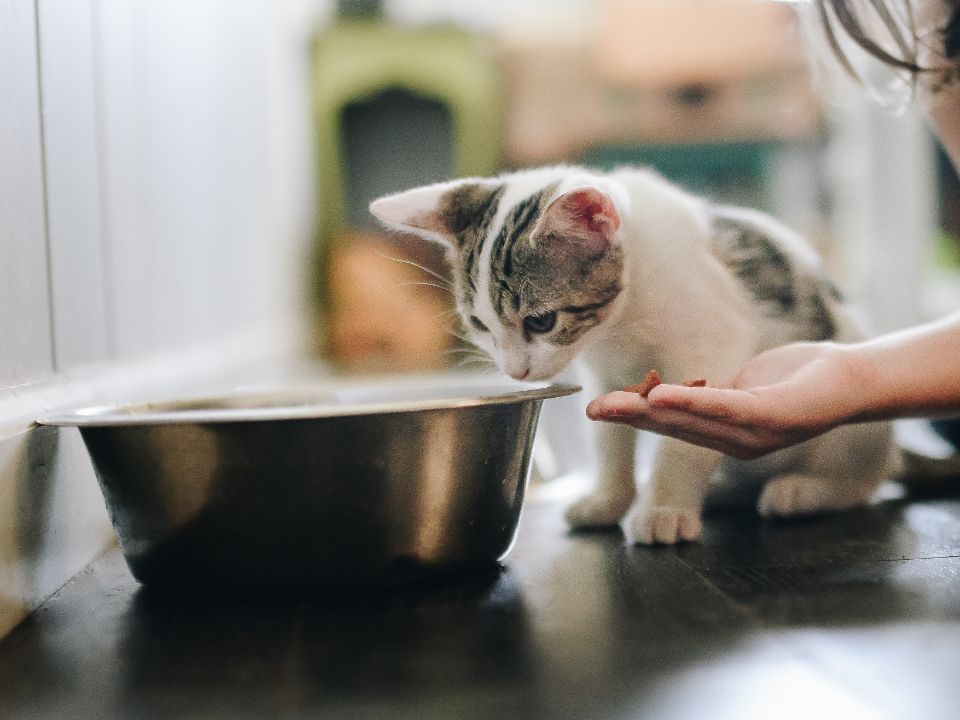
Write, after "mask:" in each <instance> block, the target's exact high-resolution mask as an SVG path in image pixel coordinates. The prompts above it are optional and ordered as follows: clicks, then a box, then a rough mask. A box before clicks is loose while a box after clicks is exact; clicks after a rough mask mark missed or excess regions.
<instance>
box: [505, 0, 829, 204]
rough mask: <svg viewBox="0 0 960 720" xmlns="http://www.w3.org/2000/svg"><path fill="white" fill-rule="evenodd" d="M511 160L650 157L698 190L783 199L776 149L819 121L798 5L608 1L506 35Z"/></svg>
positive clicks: (804, 138)
mask: <svg viewBox="0 0 960 720" xmlns="http://www.w3.org/2000/svg"><path fill="white" fill-rule="evenodd" d="M503 53H504V57H505V66H506V82H507V92H508V103H509V105H508V107H509V113H508V116H507V135H506V150H507V155H508V160H509V162H510V163H511V164H512V165H516V166H525V165H537V164H543V163H550V162H557V161H560V160H568V161H569V160H582V161H584V162H588V163H591V164H597V165H600V166H604V167H609V166H614V165H617V164H623V163H633V164H652V165H654V166H655V167H657V168H658V169H659V170H660V171H661V172H663V173H664V174H666V175H668V176H669V177H671V178H672V179H675V180H677V181H679V182H681V183H682V184H684V185H686V186H688V187H690V188H691V189H693V190H695V191H706V192H708V193H709V194H711V195H714V196H718V197H721V198H722V199H725V200H732V201H738V202H751V203H753V204H758V205H761V206H768V207H769V206H775V205H777V202H778V200H777V198H771V197H769V196H766V195H765V194H764V193H765V192H766V191H765V190H764V188H769V187H771V186H774V187H775V186H776V182H775V181H772V180H771V174H773V173H775V172H777V163H778V162H780V158H779V157H778V154H779V153H780V152H781V150H782V149H783V147H784V146H785V145H788V144H795V143H808V142H810V141H811V139H812V138H814V137H815V136H816V134H817V132H818V130H819V127H820V112H819V103H818V102H817V98H816V96H815V94H814V91H813V88H812V86H811V83H810V78H809V73H808V68H807V59H806V56H805V53H804V49H803V48H802V46H801V43H800V41H799V37H798V31H797V28H796V17H795V13H794V11H793V10H791V9H790V8H788V7H785V6H783V5H781V4H779V3H760V2H754V0H646V1H645V2H634V1H632V0H607V1H606V2H602V3H597V4H596V6H595V8H594V10H592V11H591V14H590V22H589V23H584V24H583V25H582V26H581V27H577V28H562V27H556V26H548V27H545V28H540V27H532V26H530V27H526V28H523V29H518V30H513V31H508V32H506V33H505V34H504V38H503Z"/></svg>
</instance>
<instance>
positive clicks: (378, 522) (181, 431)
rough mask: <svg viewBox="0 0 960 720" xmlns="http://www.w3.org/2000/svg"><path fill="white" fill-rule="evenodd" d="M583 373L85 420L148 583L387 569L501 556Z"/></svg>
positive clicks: (384, 573) (324, 390)
mask: <svg viewBox="0 0 960 720" xmlns="http://www.w3.org/2000/svg"><path fill="white" fill-rule="evenodd" d="M578 389H579V388H576V387H573V386H567V385H550V384H545V383H540V384H537V383H513V382H505V381H497V382H491V381H476V382H471V381H466V380H462V379H456V380H442V379H439V380H433V381H427V380H424V381H418V382H405V383H403V384H397V383H394V384H389V383H383V382H381V383H376V384H364V385H355V386H344V385H328V386H309V387H304V388H300V389H290V388H288V389H285V390H283V391H277V392H258V393H243V394H237V395H228V396H223V397H217V398H198V399H186V400H183V399H177V400H171V401H164V402H150V403H140V404H129V405H122V406H110V407H96V408H86V409H82V410H78V411H76V412H73V413H69V414H60V415H51V416H48V417H46V418H43V419H41V420H40V422H41V423H44V424H48V425H60V426H75V427H78V428H79V429H80V433H81V435H82V437H83V440H84V442H85V444H86V446H87V449H88V450H89V452H90V456H91V458H92V460H93V464H94V468H95V469H96V472H97V477H98V479H99V481H100V486H101V489H102V490H103V494H104V498H105V500H106V504H107V509H108V511H109V513H110V517H111V520H112V521H113V525H114V528H115V530H116V532H117V535H118V538H119V540H120V545H121V549H122V550H123V553H124V557H125V559H126V561H127V563H128V565H129V566H130V569H131V571H132V572H133V574H134V575H135V576H136V577H137V579H138V580H140V581H141V582H143V583H145V584H148V585H160V586H180V587H249V588H261V589H275V588H295V587H309V586H345V585H346V586H356V585H383V584H391V583H396V582H401V581H404V580H408V579H411V578H419V577H422V576H429V575H432V574H435V573H437V572H441V571H448V570H452V569H462V568H465V567H470V566H475V565H482V564H490V563H495V562H496V561H498V560H499V559H501V558H503V557H504V556H505V555H506V553H507V552H508V551H509V549H510V546H511V544H512V542H513V539H514V537H515V534H516V529H517V523H518V521H519V516H520V509H521V505H522V502H523V496H524V490H525V486H526V481H527V477H528V474H529V469H530V457H531V449H532V444H533V437H534V433H535V430H536V426H537V421H538V417H539V412H540V407H541V404H542V401H543V400H545V399H548V398H552V397H559V396H561V395H568V394H571V393H573V392H576V391H577V390H578Z"/></svg>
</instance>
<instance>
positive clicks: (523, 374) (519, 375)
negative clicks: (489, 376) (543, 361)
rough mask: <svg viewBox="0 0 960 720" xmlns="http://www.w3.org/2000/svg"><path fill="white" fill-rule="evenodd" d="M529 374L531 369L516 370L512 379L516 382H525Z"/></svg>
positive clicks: (511, 374)
mask: <svg viewBox="0 0 960 720" xmlns="http://www.w3.org/2000/svg"><path fill="white" fill-rule="evenodd" d="M529 374H530V368H524V369H523V370H514V371H513V372H511V373H510V377H512V378H513V379H514V380H523V379H524V378H525V377H526V376H527V375H529Z"/></svg>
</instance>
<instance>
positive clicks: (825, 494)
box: [370, 166, 895, 544]
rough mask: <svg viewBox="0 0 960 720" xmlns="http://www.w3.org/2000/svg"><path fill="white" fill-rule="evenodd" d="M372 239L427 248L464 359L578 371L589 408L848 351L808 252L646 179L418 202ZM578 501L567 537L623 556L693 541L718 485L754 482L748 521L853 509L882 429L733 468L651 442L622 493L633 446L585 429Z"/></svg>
mask: <svg viewBox="0 0 960 720" xmlns="http://www.w3.org/2000/svg"><path fill="white" fill-rule="evenodd" d="M370 210H371V212H372V213H373V214H374V215H376V216H377V217H378V218H380V219H381V220H382V221H384V222H385V223H386V224H387V225H388V226H393V227H397V228H401V229H404V230H407V231H413V232H415V233H418V234H419V235H421V236H423V237H425V238H428V239H430V240H434V241H437V242H441V243H443V244H444V245H445V246H446V247H447V255H448V260H449V262H450V265H451V269H452V272H453V280H454V286H455V294H456V302H457V308H458V310H459V313H460V315H461V317H462V319H463V322H464V325H465V327H466V328H467V330H468V331H469V332H470V335H471V337H472V339H473V340H474V342H475V343H476V344H477V345H478V346H479V347H481V348H482V349H484V350H486V351H487V352H488V353H489V354H490V355H491V356H492V357H493V359H494V360H495V362H496V363H497V365H498V366H499V367H500V368H501V369H502V370H503V371H504V372H505V373H507V374H508V375H510V376H512V377H514V378H516V379H518V380H539V379H545V378H551V377H553V376H555V375H556V374H557V373H559V372H560V371H561V370H563V369H564V368H565V367H566V366H567V365H568V364H570V362H571V361H573V359H574V358H576V357H581V358H583V359H584V360H585V362H586V365H587V366H588V368H589V369H590V370H591V371H592V373H593V374H594V375H595V377H596V379H597V381H598V386H599V388H600V389H602V390H603V391H604V392H607V391H611V390H616V389H620V388H622V387H624V386H625V385H627V384H631V383H636V382H639V381H640V380H641V379H642V378H643V377H644V376H645V375H646V373H647V371H648V370H650V369H651V368H657V369H658V370H659V371H660V373H661V375H662V376H663V379H664V380H665V381H666V382H681V381H683V380H687V379H690V378H701V377H704V378H710V379H714V380H721V379H724V378H726V377H729V376H731V375H732V374H733V373H734V371H736V370H737V369H738V368H739V367H740V366H742V365H743V364H744V363H745V362H746V361H747V360H748V359H749V358H751V357H753V356H754V355H756V354H757V353H759V352H760V351H762V350H765V349H768V348H771V347H774V346H778V345H783V344H785V343H789V342H792V341H796V340H836V341H840V342H844V341H851V340H856V339H859V338H861V337H862V335H861V333H860V331H859V330H858V329H857V327H856V325H855V323H854V321H853V320H852V318H851V313H850V311H849V309H848V308H847V307H846V306H845V305H844V304H843V301H842V300H841V298H840V295H839V293H838V292H837V291H836V289H835V288H834V287H833V285H832V284H831V283H830V282H829V280H828V279H827V278H826V276H825V275H824V273H823V271H822V269H821V267H820V263H819V259H818V257H817V255H816V253H815V252H814V251H813V250H812V248H811V247H810V246H809V245H808V244H806V243H805V242H804V241H803V240H802V239H801V238H800V237H798V236H797V235H796V234H795V233H793V232H791V231H790V230H788V229H787V228H785V227H783V226H782V225H780V224H779V223H778V222H776V221H775V220H773V219H772V218H770V217H767V216H765V215H763V214H762V213H759V212H756V211H751V210H747V209H742V208H732V207H725V206H719V205H714V204H711V203H709V202H707V201H705V200H704V199H701V198H698V197H695V196H693V195H691V194H689V193H687V192H685V191H684V190H682V189H680V188H679V187H677V186H675V185H673V184H671V183H669V182H668V181H666V180H665V179H663V178H662V177H661V176H659V175H658V174H656V173H655V172H653V171H650V170H645V169H630V168H626V169H621V170H617V171H614V172H609V173H603V172H595V171H592V170H589V169H586V168H580V167H570V166H558V167H548V168H539V169H534V170H527V171H522V172H516V173H509V174H504V175H501V176H499V177H496V178H468V179H462V180H455V181H451V182H445V183H439V184H436V185H430V186H426V187H421V188H416V189H413V190H409V191H407V192H402V193H398V194H395V195H389V196H387V197H383V198H380V199H379V200H376V201H375V202H373V203H372V204H371V206H370ZM597 432H598V444H597V447H598V448H599V450H600V461H599V472H598V477H597V481H596V487H595V489H594V491H593V492H592V493H591V494H589V495H587V496H586V497H584V498H582V499H580V500H578V501H577V502H576V503H574V504H573V505H572V506H571V507H570V508H569V509H568V510H567V520H568V521H569V523H570V524H571V525H572V526H573V527H575V528H580V527H600V526H606V525H616V524H617V523H620V524H621V525H622V527H623V530H624V533H625V536H626V539H627V540H628V541H629V542H631V543H644V544H651V543H675V542H678V541H683V540H695V539H697V538H698V537H699V535H700V533H701V520H700V514H701V509H702V505H703V501H704V497H705V494H706V492H707V488H708V483H709V481H710V480H711V478H712V477H714V476H715V475H717V474H718V473H719V472H720V471H721V470H725V471H727V472H731V471H732V472H734V473H738V474H740V475H748V476H757V475H758V474H762V475H763V477H764V478H766V482H765V485H764V487H763V490H762V492H761V494H760V497H759V501H758V510H759V512H760V513H761V514H763V515H767V516H789V515H798V514H805V513H815V512H821V511H827V510H838V509H844V508H849V507H853V506H855V505H859V504H862V503H864V502H866V501H867V500H868V499H869V497H870V495H871V494H872V492H873V490H874V489H875V488H876V487H877V486H878V485H879V483H880V482H881V481H882V480H883V479H884V478H885V477H887V476H888V473H889V472H890V471H891V470H892V464H891V463H892V462H893V458H894V457H895V452H894V446H893V441H892V433H891V427H890V425H889V424H888V423H873V424H859V425H850V426H845V427H841V428H838V429H835V430H832V431H831V432H829V433H827V434H826V435H823V436H821V437H819V438H815V439H813V440H810V441H808V442H806V443H804V444H802V445H799V446H796V447H794V448H788V449H786V450H783V451H780V452H778V453H775V454H774V455H772V456H768V457H767V458H762V459H760V460H754V461H747V462H736V461H732V460H729V459H726V460H725V459H724V458H722V456H721V455H720V454H719V453H717V452H715V451H712V450H708V449H705V448H702V447H698V446H695V445H690V444H687V443H683V442H681V441H678V440H673V439H670V438H665V439H663V441H662V442H661V443H660V445H659V449H658V452H657V458H656V460H655V462H654V467H653V472H652V476H651V478H650V481H649V483H646V484H645V485H644V487H642V488H640V490H642V492H638V488H637V487H636V484H635V482H634V452H635V450H634V449H635V444H636V431H635V430H634V429H633V428H631V427H629V426H626V425H620V424H614V423H597Z"/></svg>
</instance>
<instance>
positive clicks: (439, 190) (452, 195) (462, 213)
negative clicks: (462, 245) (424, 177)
mask: <svg viewBox="0 0 960 720" xmlns="http://www.w3.org/2000/svg"><path fill="white" fill-rule="evenodd" d="M502 189H503V186H502V184H501V183H498V182H496V181H493V180H486V179H480V178H470V179H467V180H454V181H452V182H445V183H438V184H436V185H426V186H424V187H419V188H414V189H413V190H407V191H405V192H401V193H397V194H395V195H387V196H385V197H382V198H380V199H378V200H374V201H373V202H372V203H371V204H370V212H371V213H373V214H374V215H375V216H376V217H378V218H379V219H380V220H382V221H384V222H385V223H387V224H388V225H393V226H396V227H399V228H401V229H404V230H411V231H413V232H416V233H417V234H419V235H423V236H424V237H427V238H430V239H431V240H437V241H439V242H443V243H445V244H448V245H450V244H453V245H456V244H457V242H458V239H459V236H460V234H461V233H462V232H463V231H464V230H466V229H467V228H468V227H470V226H471V225H476V224H478V223H479V222H480V219H481V218H482V217H483V216H484V215H485V214H487V213H488V212H489V211H490V210H491V209H493V210H495V209H496V206H495V200H496V198H497V197H498V196H499V194H500V192H501V191H502Z"/></svg>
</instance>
